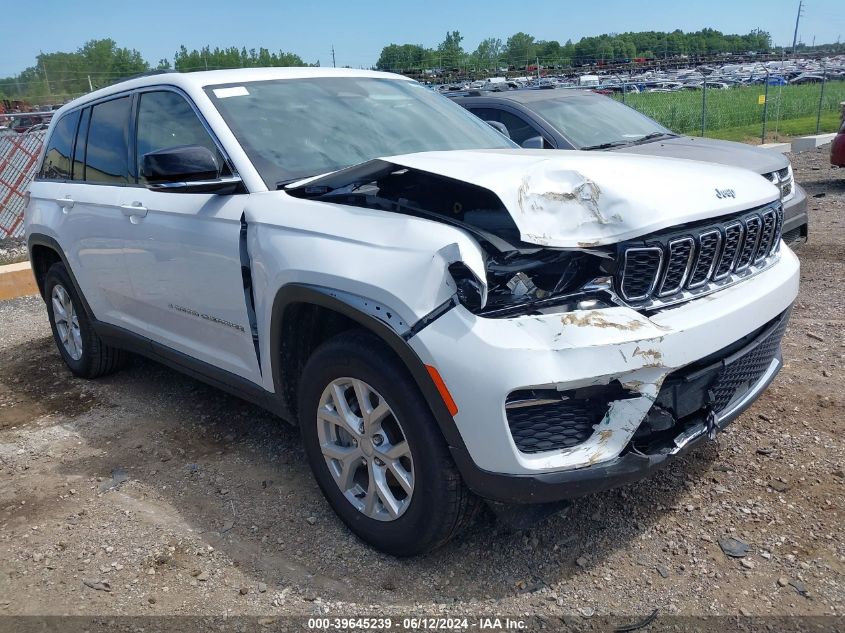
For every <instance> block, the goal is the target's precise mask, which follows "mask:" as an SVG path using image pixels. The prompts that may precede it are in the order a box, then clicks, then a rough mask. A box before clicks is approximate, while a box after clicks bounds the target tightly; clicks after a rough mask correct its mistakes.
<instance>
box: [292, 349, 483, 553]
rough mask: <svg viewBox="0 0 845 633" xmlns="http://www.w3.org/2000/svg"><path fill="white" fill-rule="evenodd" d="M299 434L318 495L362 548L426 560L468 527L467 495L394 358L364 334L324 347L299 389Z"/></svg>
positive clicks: (472, 502)
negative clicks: (367, 546)
mask: <svg viewBox="0 0 845 633" xmlns="http://www.w3.org/2000/svg"><path fill="white" fill-rule="evenodd" d="M299 412H300V426H301V428H302V437H303V441H304V443H305V450H306V453H307V455H308V460H309V462H310V464H311V468H312V469H313V471H314V475H315V477H316V479H317V482H318V484H319V485H320V488H321V489H322V491H323V494H324V495H325V496H326V498H327V499H328V501H329V503H330V504H331V506H332V508H333V509H334V511H335V512H336V513H337V514H338V516H340V518H341V519H342V520H343V521H344V522H345V523H346V524H347V525H348V526H349V528H350V529H351V530H352V531H353V532H355V534H357V535H358V536H359V537H360V538H361V539H362V540H364V541H366V542H367V543H369V544H370V545H372V546H373V547H375V548H377V549H380V550H382V551H384V552H387V553H389V554H393V555H396V556H412V555H415V554H421V553H424V552H427V551H430V550H432V549H434V548H436V547H438V546H440V545H442V544H444V543H445V542H447V541H448V540H449V539H450V538H452V537H453V536H454V535H455V534H457V533H458V532H459V531H460V530H461V528H462V527H464V525H465V524H467V523H468V522H469V520H470V518H471V517H472V515H473V514H474V510H475V508H476V507H477V504H478V502H477V500H476V499H475V497H473V496H472V495H471V493H470V492H469V490H468V489H467V488H466V486H465V485H464V483H463V481H462V479H461V476H460V474H459V473H458V471H457V468H456V467H455V464H454V462H453V461H452V458H451V455H450V454H449V449H448V447H447V446H446V443H445V441H444V440H443V436H442V435H441V434H440V431H439V429H438V428H437V424H436V421H435V420H434V418H433V416H432V414H431V411H430V409H429V407H428V405H427V403H426V401H425V399H424V398H423V396H422V394H421V393H420V392H419V389H418V388H417V386H416V384H415V383H414V381H413V380H412V378H411V377H410V375H409V374H408V371H407V370H406V368H405V367H404V366H403V365H402V363H401V362H400V361H399V359H398V358H396V356H395V355H394V354H393V353H392V352H391V351H390V350H389V349H387V348H386V347H385V346H384V344H383V343H382V342H381V341H380V340H379V339H377V338H376V337H374V336H372V335H370V334H369V333H366V332H352V333H344V334H341V335H338V336H336V337H335V338H333V339H331V340H329V341H327V342H326V343H324V344H323V345H321V346H320V347H319V348H318V349H317V350H316V351H315V352H314V354H313V355H312V356H311V358H310V359H309V360H308V363H307V364H306V366H305V369H304V371H303V374H302V378H301V382H300V400H299Z"/></svg>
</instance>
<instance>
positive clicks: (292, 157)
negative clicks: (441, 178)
mask: <svg viewBox="0 0 845 633" xmlns="http://www.w3.org/2000/svg"><path fill="white" fill-rule="evenodd" d="M206 92H207V94H208V96H209V98H211V100H212V101H213V102H214V104H215V106H216V107H217V109H218V111H219V112H220V114H221V116H222V117H223V119H224V120H225V121H226V123H227V124H228V126H229V127H230V128H231V130H232V133H233V134H234V135H235V137H237V139H238V141H239V142H240V144H241V146H242V147H243V149H244V151H245V152H246V154H247V155H248V156H249V158H250V160H251V161H252V163H253V165H254V166H255V168H256V169H257V170H258V172H259V173H260V174H261V177H262V178H263V179H264V182H265V183H266V184H267V187H268V188H270V189H275V188H276V187H277V186H278V185H279V183H284V182H291V181H293V180H297V179H300V178H306V177H308V176H315V175H318V174H324V173H327V172H331V171H336V170H338V169H342V168H344V167H349V166H351V165H356V164H358V163H363V162H365V161H368V160H371V159H373V158H379V157H382V156H394V155H397V154H410V153H413V152H427V151H433V150H454V149H487V148H494V149H495V148H511V147H515V145H513V144H512V143H511V141H509V140H508V139H507V138H505V137H504V136H502V135H501V134H500V133H499V132H497V131H496V130H494V129H493V128H492V127H490V126H489V125H487V124H486V123H484V122H483V121H481V120H480V119H478V118H476V117H475V116H473V115H472V114H470V113H469V112H467V111H466V110H464V109H463V108H461V107H460V106H458V105H456V104H454V103H452V102H451V101H450V100H449V99H447V98H445V97H443V96H441V95H439V94H436V93H435V92H433V91H431V90H428V89H427V88H425V87H424V86H422V85H420V84H418V83H416V82H412V81H403V80H397V79H376V78H371V77H322V78H315V79H281V80H272V81H257V82H247V83H243V84H238V85H231V84H229V85H226V86H211V87H208V88H206Z"/></svg>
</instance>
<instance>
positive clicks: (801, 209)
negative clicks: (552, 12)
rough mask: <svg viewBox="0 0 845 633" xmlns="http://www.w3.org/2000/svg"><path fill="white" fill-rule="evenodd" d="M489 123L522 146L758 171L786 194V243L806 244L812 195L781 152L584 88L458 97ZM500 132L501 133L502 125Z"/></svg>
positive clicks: (458, 99) (470, 109) (793, 244)
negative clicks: (666, 119) (688, 132)
mask: <svg viewBox="0 0 845 633" xmlns="http://www.w3.org/2000/svg"><path fill="white" fill-rule="evenodd" d="M452 98H453V99H454V100H455V101H456V102H457V103H459V104H460V105H461V106H463V107H464V108H466V109H467V110H469V111H470V112H472V113H473V114H475V115H476V116H478V117H480V118H481V119H483V120H485V121H493V122H497V123H501V124H502V125H504V126H505V128H507V131H508V134H509V136H510V138H511V139H512V140H513V141H515V142H516V143H518V144H519V145H521V146H523V147H542V148H546V149H580V150H597V151H612V152H625V153H632V154H642V155H649V156H666V157H672V158H686V159H690V160H699V161H704V162H710V163H719V164H722V165H733V166H736V167H744V168H746V169H751V170H753V171H756V172H757V173H758V174H760V175H762V176H763V177H764V178H766V179H767V180H769V181H770V182H772V183H774V184H775V185H776V186H777V187H778V188H779V189H780V190H781V196H782V201H783V205H784V210H783V212H784V227H783V232H784V240H785V241H786V242H787V243H788V244H790V245H791V246H797V245H800V244H801V243H803V242H806V241H807V236H808V216H807V196H806V194H805V193H804V190H803V189H802V188H801V187H800V186H799V185H797V184H796V183H795V182H794V180H793V176H792V166H791V165H790V163H789V160H788V159H787V158H786V157H785V156H784V155H783V154H781V153H779V152H773V151H770V150H766V149H762V148H759V147H754V146H752V145H746V144H744V143H734V142H731V141H720V140H716V139H707V138H699V137H694V136H681V135H679V134H675V133H674V132H672V131H671V130H668V129H666V128H665V127H663V126H662V125H660V124H659V123H658V122H657V121H654V120H653V119H650V118H649V117H647V116H645V115H644V114H641V113H639V112H637V111H636V110H634V109H633V108H629V107H628V106H626V105H625V104H623V103H621V102H619V101H616V100H615V99H611V98H608V97H606V96H603V95H600V94H596V93H595V92H593V91H585V90H520V91H514V92H509V93H506V94H502V95H493V94H489V93H484V92H475V93H470V94H468V95H460V96H454V97H452ZM497 129H498V128H497Z"/></svg>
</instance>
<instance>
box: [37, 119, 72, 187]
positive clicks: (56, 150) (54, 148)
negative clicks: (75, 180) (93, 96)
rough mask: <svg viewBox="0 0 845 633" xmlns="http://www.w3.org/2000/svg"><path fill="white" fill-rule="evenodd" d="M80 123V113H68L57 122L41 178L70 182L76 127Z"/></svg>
mask: <svg viewBox="0 0 845 633" xmlns="http://www.w3.org/2000/svg"><path fill="white" fill-rule="evenodd" d="M77 123H79V111H78V110H77V111H75V112H68V113H67V114H65V115H64V116H63V117H62V118H61V119H59V120H58V121H57V122H56V125H55V127H54V128H53V133H52V134H51V135H50V140H49V141H48V142H47V149H46V150H45V152H44V162H43V163H42V164H41V172H40V173H39V174H38V176H39V178H43V179H45V180H68V179H70V174H71V156H72V155H73V141H74V139H75V138H76V126H77Z"/></svg>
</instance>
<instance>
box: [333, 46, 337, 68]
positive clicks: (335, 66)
mask: <svg viewBox="0 0 845 633" xmlns="http://www.w3.org/2000/svg"><path fill="white" fill-rule="evenodd" d="M332 68H337V64H335V61H334V44H332Z"/></svg>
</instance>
